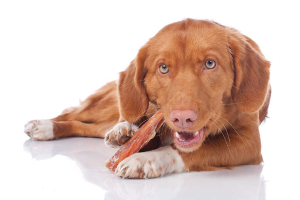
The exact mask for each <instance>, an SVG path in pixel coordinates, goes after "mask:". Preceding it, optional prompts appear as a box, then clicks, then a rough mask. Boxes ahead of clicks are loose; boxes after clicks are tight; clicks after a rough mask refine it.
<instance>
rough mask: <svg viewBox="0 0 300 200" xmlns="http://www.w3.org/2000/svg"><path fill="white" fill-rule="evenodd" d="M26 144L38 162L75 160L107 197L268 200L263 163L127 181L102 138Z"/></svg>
mask: <svg viewBox="0 0 300 200" xmlns="http://www.w3.org/2000/svg"><path fill="white" fill-rule="evenodd" d="M23 146H24V150H25V151H26V152H28V153H30V154H31V156H32V158H34V159H35V160H36V161H37V162H38V161H39V160H45V159H50V160H51V159H52V160H53V162H55V159H53V157H55V156H57V155H60V156H63V157H67V158H69V159H72V160H73V161H75V162H76V164H77V166H78V167H79V169H80V171H81V173H82V175H83V177H84V180H85V181H87V182H89V183H92V184H94V185H96V186H98V187H100V188H101V189H102V190H104V191H106V193H105V199H151V200H155V199H164V200H167V199H193V198H201V199H238V200H240V199H243V200H245V199H265V183H264V178H263V176H262V175H261V172H262V169H263V166H262V165H250V166H243V167H237V168H234V169H233V170H220V171H215V172H191V173H182V174H171V175H168V176H165V177H161V178H157V179H147V180H127V179H121V178H118V177H116V176H115V175H113V174H112V173H111V172H109V171H108V170H107V169H106V168H105V167H104V165H103V163H104V162H105V160H107V159H108V158H109V157H110V156H112V155H113V154H114V152H115V151H116V149H110V148H107V147H105V145H104V143H103V140H102V139H97V138H68V139H60V140H54V141H46V142H38V141H32V140H30V139H28V140H27V141H26V142H25V143H24V145H23ZM77 166H76V167H77ZM59 173H63V172H59Z"/></svg>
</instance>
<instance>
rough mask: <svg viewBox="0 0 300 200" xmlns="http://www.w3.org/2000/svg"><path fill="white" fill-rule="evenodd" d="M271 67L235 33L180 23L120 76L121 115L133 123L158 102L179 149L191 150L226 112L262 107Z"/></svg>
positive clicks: (159, 36) (155, 39) (219, 27)
mask: <svg viewBox="0 0 300 200" xmlns="http://www.w3.org/2000/svg"><path fill="white" fill-rule="evenodd" d="M269 67H270V64H269V62H268V61H266V60H265V58H264V57H263V55H262V54H261V53H260V50H259V48H258V46H257V45H256V44H255V43H254V42H253V41H252V40H251V39H250V38H248V37H246V36H244V35H242V34H240V33H239V32H238V31H236V30H234V29H231V28H227V27H224V26H222V25H219V24H217V23H214V22H210V21H197V20H191V19H187V20H184V21H181V22H177V23H174V24H171V25H168V26H166V27H165V28H163V29H162V30H161V31H160V32H158V34H157V35H156V36H154V37H153V38H151V39H150V40H149V42H148V43H147V44H146V45H145V46H143V47H142V48H141V49H140V51H139V53H138V55H137V57H136V59H135V60H133V61H132V63H131V65H130V66H129V67H128V68H127V69H126V71H124V72H122V73H121V74H120V79H119V95H120V111H121V115H122V116H123V117H124V118H125V119H126V120H127V121H129V122H134V121H136V120H137V119H139V118H140V117H141V116H143V115H144V114H145V112H146V111H147V109H148V105H149V102H151V103H154V104H156V105H157V106H158V107H159V108H161V109H162V110H163V112H164V118H165V122H166V124H167V125H168V126H169V128H170V129H172V130H173V133H174V143H175V145H176V147H177V148H178V149H180V150H182V151H193V150H195V149H197V148H199V147H200V146H201V144H202V142H203V140H204V138H205V137H207V136H208V135H209V134H210V133H214V132H218V130H217V128H216V127H215V126H214V125H213V124H214V123H216V122H214V119H219V118H220V117H222V116H223V118H224V116H225V115H226V112H228V109H231V110H232V109H236V112H241V113H254V112H257V111H258V110H259V109H260V108H261V106H262V105H263V103H264V100H265V97H266V93H267V90H268V81H269ZM229 105H231V106H229ZM232 105H233V106H232ZM226 120H227V121H228V123H229V121H230V119H226ZM219 128H220V127H219Z"/></svg>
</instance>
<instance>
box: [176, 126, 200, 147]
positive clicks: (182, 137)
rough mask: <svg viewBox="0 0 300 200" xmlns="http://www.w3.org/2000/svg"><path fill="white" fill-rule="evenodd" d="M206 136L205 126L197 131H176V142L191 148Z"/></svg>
mask: <svg viewBox="0 0 300 200" xmlns="http://www.w3.org/2000/svg"><path fill="white" fill-rule="evenodd" d="M203 137H204V128H202V129H200V130H199V131H196V132H185V131H181V132H174V142H175V143H176V145H178V146H180V147H182V148H189V147H192V146H194V145H196V144H199V143H200V142H201V141H202V140H203Z"/></svg>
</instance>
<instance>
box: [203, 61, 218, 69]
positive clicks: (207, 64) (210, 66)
mask: <svg viewBox="0 0 300 200" xmlns="http://www.w3.org/2000/svg"><path fill="white" fill-rule="evenodd" d="M205 67H206V68H207V69H213V68H215V67H216V62H215V61H213V60H207V61H206V62H205Z"/></svg>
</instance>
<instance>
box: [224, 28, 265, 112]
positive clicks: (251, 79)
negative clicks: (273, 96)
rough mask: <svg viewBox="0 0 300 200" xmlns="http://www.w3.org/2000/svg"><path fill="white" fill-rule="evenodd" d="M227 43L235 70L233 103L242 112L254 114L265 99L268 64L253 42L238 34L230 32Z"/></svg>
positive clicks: (233, 31)
mask: <svg viewBox="0 0 300 200" xmlns="http://www.w3.org/2000/svg"><path fill="white" fill-rule="evenodd" d="M228 41H229V50H230V53H231V56H232V60H233V66H234V70H235V81H234V85H233V88H232V97H233V101H234V102H235V103H236V104H237V107H238V108H239V109H240V110H241V111H242V112H249V113H250V112H256V111H258V110H259V109H260V108H261V106H262V105H263V103H264V101H265V98H266V94H267V90H268V87H269V76H270V72H269V68H270V62H268V61H267V60H266V59H265V58H264V56H263V55H262V54H261V52H260V50H259V48H258V46H257V45H256V43H255V42H253V41H252V40H251V39H250V38H248V37H246V36H244V35H242V34H240V33H239V32H237V31H235V30H230V36H229V40H228Z"/></svg>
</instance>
